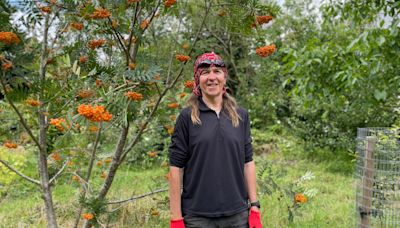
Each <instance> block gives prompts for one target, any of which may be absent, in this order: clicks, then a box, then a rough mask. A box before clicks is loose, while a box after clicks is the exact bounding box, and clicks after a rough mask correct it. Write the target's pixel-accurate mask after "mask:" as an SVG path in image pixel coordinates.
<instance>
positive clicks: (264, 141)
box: [0, 131, 355, 227]
mask: <svg viewBox="0 0 400 228" xmlns="http://www.w3.org/2000/svg"><path fill="white" fill-rule="evenodd" d="M254 135H255V140H254V141H255V151H256V152H258V154H257V155H256V162H257V164H258V168H259V169H260V168H261V166H263V164H264V163H265V162H266V161H268V162H269V164H272V168H273V170H274V171H275V174H276V175H274V176H273V178H274V180H275V181H276V183H278V184H279V185H280V186H282V189H284V188H285V186H290V184H292V183H293V182H294V181H295V180H297V179H298V178H300V177H301V176H302V175H304V174H305V173H306V172H307V171H311V172H312V173H313V175H314V176H315V178H314V179H312V180H308V181H306V183H305V184H304V186H305V188H307V189H316V190H317V193H316V195H315V196H314V197H312V198H310V199H309V201H308V202H307V203H305V204H303V205H301V207H300V208H298V209H297V212H298V214H296V215H295V216H294V220H293V223H291V224H289V223H288V208H287V207H288V205H292V199H291V198H289V197H283V198H282V197H281V198H280V195H282V192H279V191H275V192H273V193H272V194H261V195H260V200H261V203H262V210H261V211H262V212H261V213H262V220H263V224H264V226H265V227H352V226H354V224H355V217H354V215H355V213H354V212H355V208H354V205H355V189H354V187H353V182H354V180H353V166H352V163H351V162H350V160H351V158H350V157H349V156H347V154H345V153H342V154H340V155H336V154H334V153H332V152H330V151H326V150H316V151H312V152H306V151H304V148H303V146H302V144H301V143H299V142H298V141H296V139H295V138H291V137H290V136H287V135H282V134H281V135H280V136H277V135H276V134H273V133H271V132H258V131H255V132H254ZM263 146H264V147H263ZM262 148H264V149H265V148H269V149H268V150H267V151H266V150H264V149H262ZM28 156H30V157H31V159H34V156H33V155H32V154H31V155H28ZM28 166H29V167H27V168H26V170H27V173H28V174H32V175H34V172H35V169H34V168H33V167H32V164H31V163H30V164H29V165H28ZM166 172H167V168H166V167H161V166H159V165H154V166H153V167H151V168H144V169H142V168H139V167H135V166H133V165H132V166H124V167H122V168H121V170H119V171H118V173H117V176H116V178H115V181H114V183H113V186H112V188H111V190H110V193H109V194H108V197H109V199H110V200H119V199H126V198H130V197H132V196H136V195H140V194H143V193H147V192H150V191H152V190H155V189H159V188H166V187H167V182H166V180H165V177H164V175H165V174H166ZM99 173H100V169H99V167H96V169H95V170H94V173H93V178H92V180H91V183H92V186H93V187H94V188H95V189H96V188H98V187H100V186H101V183H102V181H103V179H101V178H100V177H99ZM70 177H71V174H68V173H66V174H65V175H64V176H63V177H62V178H61V179H60V180H59V181H58V183H57V185H56V186H55V188H54V189H53V196H54V202H55V204H56V210H57V216H58V223H59V224H60V226H61V227H70V226H71V225H72V224H73V221H74V215H75V211H76V206H77V205H78V203H77V199H78V196H79V190H78V184H77V183H74V182H73V181H71V179H70ZM259 190H260V192H262V190H263V189H261V188H260V189H259ZM9 191H10V192H9V194H7V195H6V196H5V197H2V198H0V227H45V226H46V224H45V222H46V219H45V214H44V207H43V201H42V199H41V197H40V194H39V193H38V192H37V191H36V189H35V188H34V187H32V186H30V185H29V184H26V183H24V181H23V180H20V179H18V181H15V182H14V183H13V184H12V185H11V186H9ZM168 208H169V207H168V194H167V192H163V193H159V194H155V195H151V196H148V197H145V198H142V199H138V200H136V201H133V202H129V203H125V204H121V205H112V206H109V207H108V208H107V210H108V211H113V212H112V213H107V214H106V216H102V217H101V221H102V223H103V224H106V223H108V224H110V225H111V226H113V227H168V223H169V210H168Z"/></svg>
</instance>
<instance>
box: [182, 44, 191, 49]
mask: <svg viewBox="0 0 400 228" xmlns="http://www.w3.org/2000/svg"><path fill="white" fill-rule="evenodd" d="M189 47H190V46H189V44H187V43H185V44H183V45H182V48H183V49H188V48H189Z"/></svg>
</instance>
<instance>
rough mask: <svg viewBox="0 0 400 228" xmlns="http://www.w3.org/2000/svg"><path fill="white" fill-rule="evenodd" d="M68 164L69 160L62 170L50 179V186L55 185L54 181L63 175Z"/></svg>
mask: <svg viewBox="0 0 400 228" xmlns="http://www.w3.org/2000/svg"><path fill="white" fill-rule="evenodd" d="M68 162H69V160H67V161H66V162H65V163H64V165H63V166H62V167H61V169H60V170H58V172H57V173H56V174H55V175H54V176H53V177H52V178H51V179H50V181H49V184H50V185H51V184H52V183H53V181H55V180H56V178H57V177H58V176H60V175H61V173H62V172H63V171H64V169H65V167H67V164H68Z"/></svg>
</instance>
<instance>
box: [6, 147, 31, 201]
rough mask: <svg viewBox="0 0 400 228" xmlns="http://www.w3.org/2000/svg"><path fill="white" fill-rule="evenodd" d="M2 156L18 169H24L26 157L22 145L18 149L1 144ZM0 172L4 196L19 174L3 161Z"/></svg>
mask: <svg viewBox="0 0 400 228" xmlns="http://www.w3.org/2000/svg"><path fill="white" fill-rule="evenodd" d="M0 158H2V160H4V161H5V162H7V164H9V165H11V166H13V167H14V168H16V169H18V170H24V169H23V168H24V166H25V161H26V157H25V155H24V150H23V149H22V148H21V147H20V148H17V149H8V148H6V147H4V146H0ZM0 174H1V175H0V196H1V197H2V195H3V194H5V193H6V192H7V191H9V187H10V185H11V183H12V182H13V181H15V180H17V179H18V176H17V174H15V173H14V172H12V171H10V170H9V169H8V168H6V167H5V166H4V165H3V164H1V163H0Z"/></svg>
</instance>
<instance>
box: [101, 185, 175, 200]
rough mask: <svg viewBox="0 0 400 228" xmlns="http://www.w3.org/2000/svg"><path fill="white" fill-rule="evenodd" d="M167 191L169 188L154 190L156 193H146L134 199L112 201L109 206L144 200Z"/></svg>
mask: <svg viewBox="0 0 400 228" xmlns="http://www.w3.org/2000/svg"><path fill="white" fill-rule="evenodd" d="M166 191H168V188H163V189H157V190H154V191H152V192H148V193H145V194H143V195H139V196H134V197H132V198H129V199H124V200H118V201H111V202H108V203H107V204H120V203H126V202H130V201H134V200H137V199H141V198H144V197H146V196H151V195H154V194H157V193H160V192H166Z"/></svg>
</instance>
